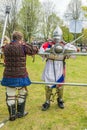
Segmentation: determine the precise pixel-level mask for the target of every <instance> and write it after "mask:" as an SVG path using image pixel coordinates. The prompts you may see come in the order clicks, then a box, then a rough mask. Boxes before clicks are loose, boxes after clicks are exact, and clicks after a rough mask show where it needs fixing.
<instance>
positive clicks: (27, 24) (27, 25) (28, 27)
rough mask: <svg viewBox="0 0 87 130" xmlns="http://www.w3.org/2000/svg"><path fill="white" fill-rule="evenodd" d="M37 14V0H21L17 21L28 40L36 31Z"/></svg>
mask: <svg viewBox="0 0 87 130" xmlns="http://www.w3.org/2000/svg"><path fill="white" fill-rule="evenodd" d="M39 14H40V3H39V0H23V2H22V8H21V10H20V13H19V17H20V21H19V22H20V25H21V27H22V29H23V33H24V37H25V39H26V40H27V41H29V42H30V41H31V38H32V37H33V35H34V34H36V33H37V29H38V23H39V22H38V21H39Z"/></svg>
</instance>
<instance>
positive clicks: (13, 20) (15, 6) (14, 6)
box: [0, 0, 21, 38]
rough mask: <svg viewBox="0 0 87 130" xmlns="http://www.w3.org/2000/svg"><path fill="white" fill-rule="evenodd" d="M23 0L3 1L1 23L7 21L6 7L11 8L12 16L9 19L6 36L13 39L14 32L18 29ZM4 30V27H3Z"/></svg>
mask: <svg viewBox="0 0 87 130" xmlns="http://www.w3.org/2000/svg"><path fill="white" fill-rule="evenodd" d="M20 1H21V0H3V1H1V3H0V4H1V5H0V6H1V12H2V13H1V16H0V17H1V21H2V23H4V22H3V21H4V20H5V8H6V6H10V8H11V10H10V14H9V18H8V24H7V29H6V34H7V35H8V36H9V37H10V38H11V34H12V32H13V31H14V30H17V29H18V11H19V5H20ZM2 28H3V26H2Z"/></svg>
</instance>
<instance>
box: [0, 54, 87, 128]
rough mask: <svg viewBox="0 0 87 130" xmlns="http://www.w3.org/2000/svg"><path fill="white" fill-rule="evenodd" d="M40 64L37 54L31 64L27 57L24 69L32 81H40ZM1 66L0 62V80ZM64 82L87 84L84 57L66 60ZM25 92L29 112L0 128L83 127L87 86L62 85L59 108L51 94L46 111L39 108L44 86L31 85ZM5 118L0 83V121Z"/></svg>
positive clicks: (86, 117) (86, 124)
mask: <svg viewBox="0 0 87 130" xmlns="http://www.w3.org/2000/svg"><path fill="white" fill-rule="evenodd" d="M44 65H45V62H42V59H41V57H39V56H36V58H35V62H34V63H33V62H32V58H31V57H27V70H28V73H29V76H30V79H31V80H32V81H41V74H42V71H43V68H44ZM3 69H4V67H2V66H1V65H0V79H1V78H2V73H3ZM66 82H73V83H74V82H76V83H87V56H77V57H76V59H69V60H66ZM28 92H29V95H28V98H27V102H26V110H27V111H28V112H29V114H28V115H27V116H26V117H23V118H21V119H17V120H15V121H14V122H10V121H8V122H7V123H6V124H5V126H3V127H2V128H1V130H87V87H83V86H82V87H79V86H64V103H65V108H64V109H63V110H61V109H59V108H58V106H57V102H56V97H55V98H54V102H52V103H51V107H50V108H49V110H47V111H41V105H42V104H43V103H44V101H45V90H44V85H41V84H39V85H35V84H32V85H31V86H29V87H28ZM54 92H55V89H54ZM6 117H8V111H7V106H6V102H5V88H4V87H2V86H0V121H2V120H3V119H5V118H6Z"/></svg>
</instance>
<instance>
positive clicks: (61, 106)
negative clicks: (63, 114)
mask: <svg viewBox="0 0 87 130" xmlns="http://www.w3.org/2000/svg"><path fill="white" fill-rule="evenodd" d="M57 102H58V106H59V107H60V108H61V109H63V108H64V102H63V100H62V99H59V98H57Z"/></svg>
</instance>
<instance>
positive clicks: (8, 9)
mask: <svg viewBox="0 0 87 130" xmlns="http://www.w3.org/2000/svg"><path fill="white" fill-rule="evenodd" d="M5 13H6V18H5V23H4V28H3V33H2V39H1V44H0V47H2V45H3V40H4V35H5V31H6V26H7V20H8V15H9V13H10V6H6V12H5Z"/></svg>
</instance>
